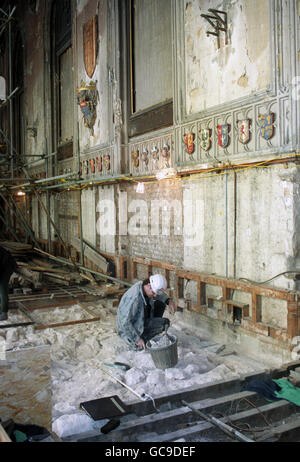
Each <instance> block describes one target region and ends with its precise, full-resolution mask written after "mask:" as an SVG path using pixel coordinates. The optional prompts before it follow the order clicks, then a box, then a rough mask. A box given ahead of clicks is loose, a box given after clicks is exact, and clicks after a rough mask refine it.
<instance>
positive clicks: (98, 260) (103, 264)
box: [72, 237, 108, 273]
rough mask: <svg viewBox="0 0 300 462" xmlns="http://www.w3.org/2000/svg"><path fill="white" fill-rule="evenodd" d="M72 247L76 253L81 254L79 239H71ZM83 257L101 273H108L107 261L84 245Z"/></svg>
mask: <svg viewBox="0 0 300 462" xmlns="http://www.w3.org/2000/svg"><path fill="white" fill-rule="evenodd" d="M72 245H73V247H75V249H76V250H77V251H78V252H81V243H80V239H78V238H77V237H74V238H73V239H72ZM84 256H85V257H86V258H88V259H89V260H90V261H91V262H92V263H95V264H96V265H97V266H98V267H99V268H100V269H101V271H102V272H103V273H107V272H108V261H107V260H106V258H104V257H103V256H102V255H101V254H100V253H99V252H96V251H95V250H94V249H92V248H91V247H89V246H88V245H86V244H84Z"/></svg>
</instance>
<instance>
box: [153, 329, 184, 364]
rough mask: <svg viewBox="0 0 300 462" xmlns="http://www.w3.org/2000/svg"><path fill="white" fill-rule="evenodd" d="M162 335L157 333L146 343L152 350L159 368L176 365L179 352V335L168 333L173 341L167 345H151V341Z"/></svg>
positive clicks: (154, 360)
mask: <svg viewBox="0 0 300 462" xmlns="http://www.w3.org/2000/svg"><path fill="white" fill-rule="evenodd" d="M160 338H161V335H157V336H156V337H154V338H153V339H151V340H150V341H148V342H147V343H146V347H147V349H148V350H149V351H150V354H151V358H152V361H153V362H154V365H155V367H156V368H157V369H168V368H170V367H174V366H176V364H177V363H178V352H177V337H176V336H175V335H170V334H168V338H169V340H170V341H171V343H170V344H169V345H167V346H161V347H156V348H155V347H154V348H153V347H151V343H150V342H151V341H154V342H155V340H158V339H160Z"/></svg>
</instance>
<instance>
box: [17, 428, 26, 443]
mask: <svg viewBox="0 0 300 462" xmlns="http://www.w3.org/2000/svg"><path fill="white" fill-rule="evenodd" d="M14 435H15V438H16V442H17V443H24V441H27V435H25V433H23V432H20V430H14Z"/></svg>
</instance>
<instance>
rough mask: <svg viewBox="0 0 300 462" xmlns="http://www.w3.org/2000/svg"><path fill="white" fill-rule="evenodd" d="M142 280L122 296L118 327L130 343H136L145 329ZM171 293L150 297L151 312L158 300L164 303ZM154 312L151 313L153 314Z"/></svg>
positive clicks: (144, 303)
mask: <svg viewBox="0 0 300 462" xmlns="http://www.w3.org/2000/svg"><path fill="white" fill-rule="evenodd" d="M142 284H143V282H142V281H139V282H136V283H135V284H134V285H133V286H132V287H130V289H128V290H127V292H125V294H124V295H123V297H122V298H121V301H120V304H119V308H118V314H117V323H116V328H117V332H118V334H119V335H120V337H121V338H123V340H125V342H126V343H128V344H129V345H135V344H136V342H137V341H138V340H139V338H140V337H141V335H142V333H143V331H144V312H145V306H146V300H145V297H144V294H143V289H142ZM169 298H170V297H169V295H168V294H166V293H165V292H160V293H159V294H157V296H156V297H155V298H149V302H150V305H151V312H152V311H153V305H154V302H155V301H156V300H159V301H161V302H163V303H166V301H167V300H168V299H169ZM151 314H152V313H150V316H151Z"/></svg>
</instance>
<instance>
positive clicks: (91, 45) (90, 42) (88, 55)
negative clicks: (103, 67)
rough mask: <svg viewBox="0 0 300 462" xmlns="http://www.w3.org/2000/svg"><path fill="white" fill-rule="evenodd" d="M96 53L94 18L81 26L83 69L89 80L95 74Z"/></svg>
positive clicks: (95, 17) (95, 18) (95, 25)
mask: <svg viewBox="0 0 300 462" xmlns="http://www.w3.org/2000/svg"><path fill="white" fill-rule="evenodd" d="M97 51H98V50H97V16H94V17H93V18H92V19H90V20H89V21H88V22H87V23H86V24H84V26H83V56H84V67H85V71H86V73H87V75H88V76H89V78H90V79H91V78H92V77H93V74H94V72H95V68H96V60H97Z"/></svg>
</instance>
